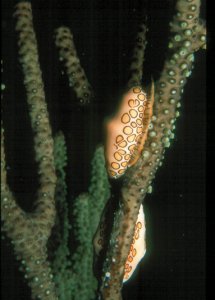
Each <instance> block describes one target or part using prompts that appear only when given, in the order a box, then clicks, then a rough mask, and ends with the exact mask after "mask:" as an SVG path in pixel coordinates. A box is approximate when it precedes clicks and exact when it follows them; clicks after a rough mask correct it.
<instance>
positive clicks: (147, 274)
mask: <svg viewBox="0 0 215 300" xmlns="http://www.w3.org/2000/svg"><path fill="white" fill-rule="evenodd" d="M174 3H175V1H166V0H165V1H155V0H153V1H152V0H151V1H148V3H147V1H105V2H103V1H98V0H97V1H90V0H88V1H55V0H54V1H51V0H47V1H44V0H39V1H33V15H34V25H35V30H36V34H37V39H38V46H39V54H40V63H41V68H42V71H43V79H44V84H45V92H46V100H47V103H48V109H49V112H50V117H51V124H52V127H53V132H54V133H56V132H57V131H58V130H59V129H61V130H63V132H64V134H65V136H66V141H67V146H68V156H69V163H68V168H67V174H68V176H67V183H68V195H69V196H68V201H70V200H71V198H72V197H74V196H76V195H78V194H79V193H80V192H82V191H86V189H87V186H88V182H89V171H90V161H91V159H92V155H93V153H94V150H95V147H96V145H97V144H98V143H102V142H103V132H102V124H103V121H104V118H105V117H107V116H108V115H109V114H110V113H112V112H113V111H114V108H115V106H114V103H116V101H117V100H118V98H117V96H118V93H119V92H120V91H121V90H122V89H123V87H124V86H125V84H126V81H127V78H128V68H129V63H130V58H131V53H132V47H133V44H134V39H135V33H136V31H137V26H138V24H139V22H140V20H141V15H142V12H143V11H146V9H147V10H148V23H149V32H148V41H149V43H148V46H147V51H146V60H145V66H144V81H145V82H146V83H147V82H148V81H149V80H150V78H151V75H153V77H154V79H155V80H156V79H157V78H158V77H159V73H160V72H161V70H162V66H163V63H164V58H165V53H166V50H167V41H168V23H169V21H170V19H171V16H172V13H173V11H174ZM13 4H14V2H13V1H6V0H4V1H2V8H3V10H2V11H3V12H2V16H3V21H2V33H3V34H2V45H3V46H2V58H3V62H4V64H3V69H4V73H3V79H2V80H3V82H4V84H6V90H5V92H4V97H3V106H2V107H3V112H4V114H3V121H4V127H5V135H6V141H5V144H6V145H5V147H6V154H7V162H8V176H9V178H8V180H9V184H10V186H11V188H12V189H13V191H14V193H15V195H16V197H17V201H18V202H19V204H20V205H21V206H22V207H23V208H25V209H26V210H31V208H32V204H33V202H34V199H35V193H36V190H37V187H38V181H37V166H36V164H35V163H34V153H33V146H32V145H33V144H32V143H33V138H32V133H31V127H30V120H29V116H28V113H27V105H26V101H25V91H24V87H23V83H22V78H23V76H22V71H21V67H20V65H19V62H18V56H17V53H18V49H17V46H16V34H15V31H14V20H13V18H12V14H13ZM202 11H203V13H204V7H203V9H202ZM203 16H204V15H203ZM59 25H66V26H69V27H70V28H71V30H72V32H73V34H74V41H75V45H76V48H77V52H78V54H79V58H80V60H81V64H82V66H83V67H84V69H85V72H86V74H87V76H88V79H89V81H90V83H91V84H92V86H93V88H94V91H95V99H94V101H93V103H92V104H91V106H89V107H88V108H81V107H80V106H79V105H78V102H77V99H76V98H75V96H74V93H73V91H72V90H70V89H69V87H68V81H67V77H66V76H65V75H64V74H61V70H62V68H61V66H60V64H59V61H58V55H57V50H56V48H55V46H54V41H53V31H54V29H55V28H56V27H57V26H59ZM205 90H206V86H205V53H204V52H203V51H199V52H198V53H197V54H196V55H195V68H194V70H193V73H192V76H191V78H189V81H188V83H187V85H186V87H185V91H184V97H183V101H182V107H181V117H180V118H179V119H178V121H177V125H176V132H175V134H176V138H175V140H174V142H173V143H172V145H171V147H170V149H168V150H167V151H166V157H165V160H164V162H163V166H162V167H161V168H160V169H159V171H158V172H157V176H156V179H155V180H154V183H153V192H152V194H151V195H148V196H147V197H146V199H145V210H146V221H147V245H148V251H147V254H146V257H145V259H144V260H143V261H142V263H141V264H140V267H139V268H138V270H137V271H136V273H135V274H134V277H133V278H132V279H131V280H130V281H129V282H128V283H127V284H126V285H124V288H123V299H124V300H135V299H146V300H149V299H153V300H157V299H159V300H162V299H170V300H175V299H177V300H179V299H180V300H188V299H189V300H192V299H193V300H194V299H195V300H197V299H198V300H203V299H205V288H204V281H205V204H204V201H205V123H206V120H205V107H206V105H205ZM2 299H3V300H15V299H20V300H22V299H23V300H24V299H25V300H28V299H30V291H29V289H28V287H27V286H26V283H25V282H24V280H23V277H22V273H20V272H19V271H18V264H17V262H16V261H15V259H14V256H13V251H12V249H11V247H10V244H9V242H8V240H6V241H3V242H2ZM68 300H69V299H68ZM80 300H81V299H80Z"/></svg>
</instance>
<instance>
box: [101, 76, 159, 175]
mask: <svg viewBox="0 0 215 300" xmlns="http://www.w3.org/2000/svg"><path fill="white" fill-rule="evenodd" d="M153 103H154V82H153V81H152V84H151V88H150V93H149V95H147V94H146V93H145V92H144V91H143V89H142V88H141V87H140V86H136V87H133V88H131V89H130V90H129V91H128V92H127V93H126V94H125V95H124V96H123V98H122V102H121V105H120V107H119V110H118V112H117V113H116V115H115V116H114V117H113V118H111V119H110V120H108V122H106V124H105V129H106V144H105V160H106V167H107V172H108V175H109V177H111V178H115V179H116V178H119V177H120V176H122V175H123V174H124V173H125V171H126V169H127V168H128V167H131V166H132V165H134V164H135V163H136V162H137V160H138V159H139V157H140V155H141V153H142V150H143V147H144V143H145V141H146V138H147V132H148V126H149V123H150V121H151V116H152V111H153V110H152V108H153Z"/></svg>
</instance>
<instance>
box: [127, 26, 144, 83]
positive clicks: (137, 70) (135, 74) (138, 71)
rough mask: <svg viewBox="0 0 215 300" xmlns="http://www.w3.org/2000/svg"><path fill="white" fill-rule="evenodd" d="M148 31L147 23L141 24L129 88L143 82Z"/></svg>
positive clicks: (133, 57) (131, 67)
mask: <svg viewBox="0 0 215 300" xmlns="http://www.w3.org/2000/svg"><path fill="white" fill-rule="evenodd" d="M146 32H147V27H146V25H145V24H142V25H140V27H139V30H138V33H137V36H136V43H135V47H134V50H133V56H132V60H131V65H130V78H129V80H128V88H132V87H134V86H139V85H141V83H142V78H143V62H144V52H145V48H146V45H147V41H146Z"/></svg>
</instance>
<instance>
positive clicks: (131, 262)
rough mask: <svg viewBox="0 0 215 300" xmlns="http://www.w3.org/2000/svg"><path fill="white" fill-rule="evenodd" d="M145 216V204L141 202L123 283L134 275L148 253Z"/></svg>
mask: <svg viewBox="0 0 215 300" xmlns="http://www.w3.org/2000/svg"><path fill="white" fill-rule="evenodd" d="M145 233H146V226H145V216H144V211H143V205H142V204H141V206H140V210H139V214H138V217H137V222H136V225H135V232H134V236H133V240H132V244H131V247H130V251H129V254H128V257H127V260H126V263H125V273H124V278H123V283H125V282H126V281H127V280H128V279H130V277H131V276H132V274H133V272H134V271H135V269H136V267H137V265H138V263H139V262H140V260H141V259H142V258H143V256H144V255H145V253H146V242H145Z"/></svg>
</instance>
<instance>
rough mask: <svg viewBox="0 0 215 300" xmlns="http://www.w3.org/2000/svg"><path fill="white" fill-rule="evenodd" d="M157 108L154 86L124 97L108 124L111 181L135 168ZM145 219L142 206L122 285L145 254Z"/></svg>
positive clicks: (107, 142)
mask: <svg viewBox="0 0 215 300" xmlns="http://www.w3.org/2000/svg"><path fill="white" fill-rule="evenodd" d="M153 104H154V82H153V81H152V84H151V88H150V92H149V94H148V95H147V94H146V93H145V92H144V91H143V89H142V88H141V87H140V86H135V87H133V88H131V89H130V90H129V91H128V92H127V93H126V94H125V95H124V96H123V97H122V101H121V105H120V107H119V110H118V112H117V113H116V115H115V116H114V117H113V118H111V119H110V120H108V122H106V124H105V129H106V144H105V160H106V168H107V172H108V175H109V177H110V178H115V179H117V178H119V177H120V176H122V175H123V174H124V173H125V171H126V169H127V168H129V167H131V166H133V165H134V164H135V163H136V162H137V160H138V159H139V157H140V156H141V153H142V151H143V147H144V144H145V141H146V139H147V133H148V127H149V124H150V121H151V117H152V113H153ZM145 230H146V229H145V217H144V211H143V206H142V205H141V206H140V210H139V214H138V218H137V222H136V226H135V233H134V236H133V240H132V244H131V247H130V252H129V254H128V257H127V261H126V263H125V272H124V278H123V282H126V281H127V280H128V279H129V278H130V277H131V275H132V274H133V272H134V270H135V268H136V266H137V265H138V263H139V262H140V260H141V259H142V258H143V256H144V255H145V252H146V245H145Z"/></svg>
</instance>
